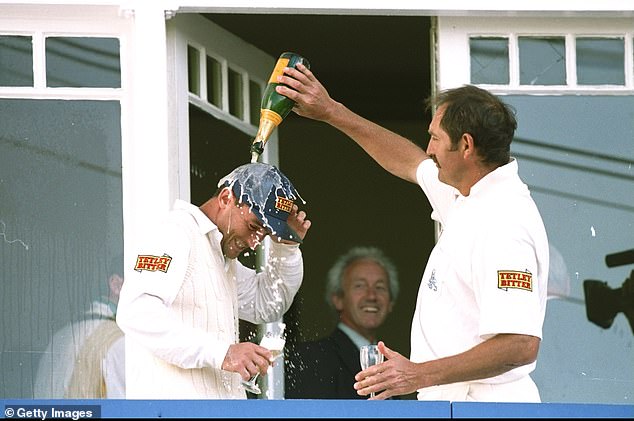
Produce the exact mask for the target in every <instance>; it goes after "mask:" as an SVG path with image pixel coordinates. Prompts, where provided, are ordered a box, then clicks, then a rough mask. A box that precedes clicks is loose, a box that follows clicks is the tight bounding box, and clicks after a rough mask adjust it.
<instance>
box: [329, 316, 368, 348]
mask: <svg viewBox="0 0 634 421" xmlns="http://www.w3.org/2000/svg"><path fill="white" fill-rule="evenodd" d="M337 327H338V328H339V329H341V330H342V331H343V333H345V334H346V335H348V337H349V338H350V340H351V341H352V342H354V344H355V345H356V346H357V348H361V347H362V346H363V345H370V341H368V340H367V339H366V338H365V336H363V335H361V334H360V333H359V332H357V331H355V330H354V329H352V328H351V327H350V326H348V325H346V324H344V323H343V322H339V324H338V325H337Z"/></svg>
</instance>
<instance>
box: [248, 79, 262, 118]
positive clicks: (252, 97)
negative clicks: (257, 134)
mask: <svg viewBox="0 0 634 421" xmlns="http://www.w3.org/2000/svg"><path fill="white" fill-rule="evenodd" d="M261 103H262V88H261V87H260V85H259V84H258V83H257V82H254V81H252V80H250V81H249V116H250V118H251V124H253V125H254V126H257V125H258V124H259V122H260V106H261Z"/></svg>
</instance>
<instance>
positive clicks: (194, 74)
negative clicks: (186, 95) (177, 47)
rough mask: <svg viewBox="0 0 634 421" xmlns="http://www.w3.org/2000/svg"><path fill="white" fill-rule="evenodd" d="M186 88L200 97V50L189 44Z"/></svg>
mask: <svg viewBox="0 0 634 421" xmlns="http://www.w3.org/2000/svg"><path fill="white" fill-rule="evenodd" d="M187 88H188V90H189V92H191V93H192V94H194V95H196V96H198V97H200V51H198V50H197V49H196V48H194V47H192V46H191V45H188V46H187Z"/></svg>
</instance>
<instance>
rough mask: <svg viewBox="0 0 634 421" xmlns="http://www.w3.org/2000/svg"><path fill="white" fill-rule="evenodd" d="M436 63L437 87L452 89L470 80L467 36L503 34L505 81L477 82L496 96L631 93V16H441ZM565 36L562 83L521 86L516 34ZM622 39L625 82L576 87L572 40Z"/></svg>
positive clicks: (633, 26) (633, 22) (633, 90)
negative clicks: (506, 63)
mask: <svg viewBox="0 0 634 421" xmlns="http://www.w3.org/2000/svg"><path fill="white" fill-rule="evenodd" d="M436 36H437V39H438V44H437V47H438V51H437V57H438V63H437V64H436V65H437V67H438V69H439V72H438V73H437V74H436V77H437V87H438V88H439V89H441V90H442V89H447V88H453V87H457V86H461V85H463V84H467V83H470V78H471V72H470V69H471V64H470V54H469V39H470V37H474V36H482V37H503V38H507V39H508V40H509V73H510V79H509V83H508V84H507V85H499V84H479V85H478V86H480V87H482V88H485V89H487V90H490V91H491V92H494V93H497V94H519V93H523V94H535V95H539V94H554V93H555V94H564V93H565V94H584V95H592V94H597V95H598V94H600V95H631V94H632V93H634V71H633V70H632V69H633V68H634V62H633V61H634V47H633V45H632V44H633V42H632V38H633V37H634V19H632V18H569V19H562V18H505V17H497V18H495V19H491V18H478V17H439V18H438V32H437V35H436ZM523 36H531V37H533V36H534V37H553V36H557V37H562V36H563V37H565V41H566V74H567V80H566V84H565V85H554V86H550V85H549V86H543V85H520V83H519V80H520V76H519V73H520V69H519V48H518V38H519V37H523ZM579 37H599V38H615V37H624V40H625V84H624V85H623V86H618V85H578V84H577V79H576V74H577V73H576V52H575V49H576V48H575V47H576V38H579Z"/></svg>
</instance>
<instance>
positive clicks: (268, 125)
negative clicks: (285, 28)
mask: <svg viewBox="0 0 634 421" xmlns="http://www.w3.org/2000/svg"><path fill="white" fill-rule="evenodd" d="M297 63H302V64H303V65H304V66H306V67H308V68H310V63H308V60H306V59H305V58H304V57H302V56H300V55H299V54H295V53H291V52H285V53H282V54H281V55H280V57H279V58H278V59H277V63H276V64H275V68H274V69H273V73H271V77H270V78H269V82H268V84H267V85H266V89H265V90H264V95H262V102H261V104H260V126H259V127H258V132H257V134H256V135H255V138H254V139H253V142H252V143H251V162H257V161H258V158H259V157H260V155H261V154H262V152H264V145H266V142H267V141H268V140H269V137H270V136H271V134H272V133H273V130H275V128H276V127H277V126H279V125H280V123H281V122H282V120H284V118H285V117H286V116H287V115H288V114H289V113H290V112H291V110H292V109H293V106H294V105H295V101H293V100H291V99H289V98H287V97H285V96H284V95H280V94H278V93H277V92H276V91H275V87H276V86H278V85H279V83H277V77H278V76H281V75H282V74H283V73H284V68H285V67H293V68H295V66H296V65H297Z"/></svg>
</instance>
